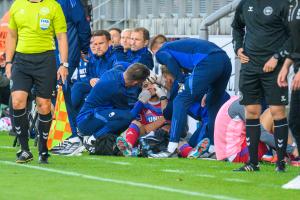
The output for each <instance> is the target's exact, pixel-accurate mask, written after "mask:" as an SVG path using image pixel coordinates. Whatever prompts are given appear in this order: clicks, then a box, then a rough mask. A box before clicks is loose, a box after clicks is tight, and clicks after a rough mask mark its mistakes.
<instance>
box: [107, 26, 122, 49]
mask: <svg viewBox="0 0 300 200" xmlns="http://www.w3.org/2000/svg"><path fill="white" fill-rule="evenodd" d="M108 32H109V34H110V37H111V45H112V46H113V47H115V46H119V45H121V30H120V29H118V28H110V29H109V30H108Z"/></svg>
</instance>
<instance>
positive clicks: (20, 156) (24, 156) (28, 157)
mask: <svg viewBox="0 0 300 200" xmlns="http://www.w3.org/2000/svg"><path fill="white" fill-rule="evenodd" d="M32 160H33V155H32V153H31V152H30V151H19V152H18V153H17V159H16V163H20V164H23V163H28V162H30V161H32Z"/></svg>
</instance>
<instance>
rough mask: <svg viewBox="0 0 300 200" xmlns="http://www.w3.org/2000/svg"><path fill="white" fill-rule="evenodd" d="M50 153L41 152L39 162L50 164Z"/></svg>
mask: <svg viewBox="0 0 300 200" xmlns="http://www.w3.org/2000/svg"><path fill="white" fill-rule="evenodd" d="M49 157H50V155H49V154H48V153H41V154H40V155H39V164H48V158H49Z"/></svg>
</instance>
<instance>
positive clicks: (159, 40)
mask: <svg viewBox="0 0 300 200" xmlns="http://www.w3.org/2000/svg"><path fill="white" fill-rule="evenodd" d="M167 41H168V39H167V38H166V36H164V35H161V34H159V35H156V36H155V37H153V38H152V40H151V42H150V51H151V52H152V54H153V61H154V68H153V69H152V70H153V72H154V73H155V74H157V75H161V69H160V64H159V63H158V62H157V61H156V58H155V54H156V52H157V51H158V49H159V48H160V47H161V46H162V45H163V44H164V43H165V42H167Z"/></svg>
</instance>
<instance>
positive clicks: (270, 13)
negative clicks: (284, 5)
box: [264, 6, 273, 16]
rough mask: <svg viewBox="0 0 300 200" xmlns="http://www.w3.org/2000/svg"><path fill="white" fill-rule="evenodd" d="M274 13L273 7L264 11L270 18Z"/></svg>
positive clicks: (268, 7)
mask: <svg viewBox="0 0 300 200" xmlns="http://www.w3.org/2000/svg"><path fill="white" fill-rule="evenodd" d="M272 13H273V8H272V7H271V6H267V7H265V9H264V14H265V15H266V16H270V15H272Z"/></svg>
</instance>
